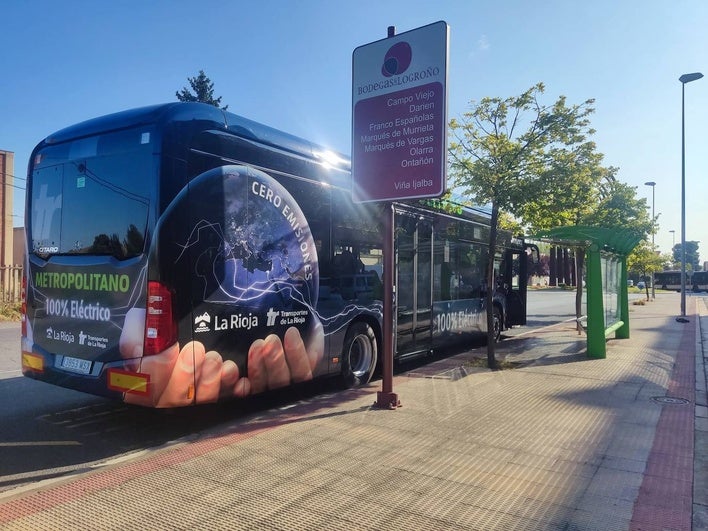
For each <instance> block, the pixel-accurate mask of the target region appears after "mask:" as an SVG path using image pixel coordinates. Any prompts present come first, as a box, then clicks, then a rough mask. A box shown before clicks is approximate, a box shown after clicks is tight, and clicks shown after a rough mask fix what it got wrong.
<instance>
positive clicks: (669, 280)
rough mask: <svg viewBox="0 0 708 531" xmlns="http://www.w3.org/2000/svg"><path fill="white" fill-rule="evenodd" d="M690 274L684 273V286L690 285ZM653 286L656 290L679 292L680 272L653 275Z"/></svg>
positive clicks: (660, 272) (663, 272) (664, 272)
mask: <svg viewBox="0 0 708 531" xmlns="http://www.w3.org/2000/svg"><path fill="white" fill-rule="evenodd" d="M690 275H691V274H690V272H688V271H686V286H690V285H691V276H690ZM654 285H655V286H656V287H657V288H661V289H667V290H671V291H681V271H659V272H657V273H654Z"/></svg>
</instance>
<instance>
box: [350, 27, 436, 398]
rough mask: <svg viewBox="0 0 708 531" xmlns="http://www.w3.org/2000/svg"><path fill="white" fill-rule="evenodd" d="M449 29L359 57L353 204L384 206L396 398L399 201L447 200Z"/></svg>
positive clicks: (381, 44)
mask: <svg viewBox="0 0 708 531" xmlns="http://www.w3.org/2000/svg"><path fill="white" fill-rule="evenodd" d="M448 42H449V28H448V25H447V23H445V22H443V21H441V22H435V23H433V24H430V25H428V26H423V27H421V28H417V29H414V30H411V31H407V32H404V33H401V34H399V35H395V29H394V28H393V27H389V28H388V38H386V39H383V40H380V41H376V42H372V43H370V44H366V45H364V46H360V47H358V48H357V49H355V50H354V53H353V54H352V65H353V66H352V117H353V118H352V199H353V200H354V201H355V202H359V203H365V202H374V201H378V202H383V203H384V204H385V208H384V218H385V219H383V220H382V222H383V223H382V225H383V229H384V249H383V254H384V270H383V284H384V300H383V383H382V391H380V392H379V393H378V397H377V401H376V405H377V406H378V407H382V408H389V409H395V408H396V407H398V406H400V401H399V400H398V396H397V395H396V394H395V393H394V392H393V349H394V346H393V337H394V325H393V306H394V302H395V299H394V295H395V286H394V281H393V270H394V266H395V264H394V259H393V255H394V228H395V217H394V206H393V201H405V200H410V199H423V198H431V197H440V196H441V195H442V194H443V193H444V192H445V186H446V161H447V63H448Z"/></svg>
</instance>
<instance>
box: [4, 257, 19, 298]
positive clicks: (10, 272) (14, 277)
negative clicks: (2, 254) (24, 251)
mask: <svg viewBox="0 0 708 531" xmlns="http://www.w3.org/2000/svg"><path fill="white" fill-rule="evenodd" d="M21 298H22V266H20V265H11V266H0V302H2V303H16V302H20V300H21Z"/></svg>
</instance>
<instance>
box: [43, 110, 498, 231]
mask: <svg viewBox="0 0 708 531" xmlns="http://www.w3.org/2000/svg"><path fill="white" fill-rule="evenodd" d="M195 121H201V122H205V125H206V127H204V128H205V129H213V130H217V131H223V132H224V133H228V134H232V135H235V136H238V137H241V138H244V139H247V140H250V141H253V142H257V143H259V144H263V145H267V146H271V147H274V148H277V149H279V150H282V151H286V152H289V153H292V154H295V155H299V156H302V157H304V158H306V159H310V160H315V161H317V162H327V163H328V164H329V165H330V166H332V167H335V168H338V169H340V170H344V171H347V172H349V171H351V161H350V158H349V156H346V155H343V154H341V153H337V152H334V151H332V150H329V149H327V148H325V147H323V146H320V145H317V144H315V143H313V142H310V141H309V140H305V139H303V138H300V137H297V136H295V135H291V134H290V133H286V132H284V131H280V130H278V129H275V128H273V127H269V126H267V125H263V124H261V123H258V122H255V121H253V120H249V119H248V118H244V117H243V116H239V115H236V114H233V113H230V112H226V111H223V110H222V109H219V108H218V107H215V106H213V105H208V104H206V103H196V102H179V101H176V102H171V103H161V104H157V105H150V106H146V107H139V108H135V109H128V110H124V111H120V112H116V113H113V114H107V115H104V116H99V117H97V118H92V119H90V120H86V121H83V122H80V123H77V124H74V125H71V126H69V127H66V128H64V129H61V130H59V131H57V132H55V133H52V134H51V135H49V136H48V137H46V138H45V139H44V140H43V141H42V142H40V144H39V145H38V146H37V148H40V147H42V146H44V145H51V144H58V143H62V142H67V141H71V140H76V139H79V138H83V137H87V136H92V135H96V134H100V133H105V132H109V131H118V130H121V129H127V128H130V127H136V126H140V125H152V124H156V125H166V124H176V123H180V122H190V123H191V122H195ZM37 148H35V149H37ZM422 203H423V204H425V206H427V207H428V208H430V207H433V208H435V206H433V205H431V204H430V203H429V202H426V201H423V202H422ZM426 203H427V204H426ZM443 203H449V204H450V205H454V207H453V208H454V210H456V212H455V213H456V214H457V215H462V216H463V217H467V218H471V219H478V220H479V219H489V218H491V208H490V207H489V206H486V205H485V206H471V205H466V204H464V203H465V201H464V199H463V198H462V197H461V196H459V195H454V194H453V195H452V196H451V197H450V200H448V201H444V202H443ZM440 207H441V205H438V206H437V208H435V209H436V210H441V211H443V212H444V211H446V210H449V209H447V208H444V207H443V208H440Z"/></svg>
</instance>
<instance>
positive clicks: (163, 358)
mask: <svg viewBox="0 0 708 531" xmlns="http://www.w3.org/2000/svg"><path fill="white" fill-rule="evenodd" d="M144 315H145V311H144V310H140V309H132V310H130V311H129V312H128V315H126V319H125V325H124V327H123V332H122V334H121V338H120V343H119V344H120V352H121V355H122V356H123V358H124V359H126V365H127V367H128V368H129V369H130V370H132V371H135V372H140V373H143V374H148V375H149V376H150V385H149V387H150V393H149V394H148V395H141V394H134V393H126V394H125V402H127V403H131V404H137V405H143V406H152V407H177V406H186V405H189V404H191V403H192V402H193V401H196V403H198V404H203V403H209V402H216V401H217V400H218V399H219V397H227V396H235V397H240V398H243V397H246V396H248V395H250V394H256V393H260V392H263V391H267V390H269V389H276V388H278V387H284V386H286V385H290V384H291V383H298V382H304V381H307V380H311V379H312V376H313V371H314V370H315V367H316V366H317V364H318V362H319V361H320V360H321V359H322V356H323V354H324V331H323V329H322V324H321V323H319V321H317V323H316V324H315V325H314V327H313V330H312V334H311V339H310V341H309V343H308V344H307V345H305V343H304V341H303V339H302V336H301V335H300V332H299V330H298V329H297V328H295V327H291V328H289V329H288V330H287V331H286V332H285V335H284V338H283V340H282V341H281V340H280V338H279V337H278V336H277V335H275V334H270V335H268V336H267V337H266V338H265V339H257V340H256V341H254V342H253V343H252V344H251V347H250V348H249V351H248V374H247V375H241V374H240V371H239V368H238V366H237V365H236V363H234V362H233V361H232V360H224V359H223V358H222V356H221V354H219V353H218V352H216V351H213V350H212V351H209V352H206V350H205V348H204V345H203V344H202V343H200V342H199V341H190V342H189V343H187V344H185V345H184V346H183V347H182V348H180V346H179V344H178V343H175V344H173V345H172V346H170V347H169V348H167V349H166V350H164V351H163V352H160V353H158V354H155V355H152V356H146V357H142V348H143V326H144V325H143V323H144Z"/></svg>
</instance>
